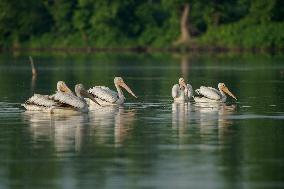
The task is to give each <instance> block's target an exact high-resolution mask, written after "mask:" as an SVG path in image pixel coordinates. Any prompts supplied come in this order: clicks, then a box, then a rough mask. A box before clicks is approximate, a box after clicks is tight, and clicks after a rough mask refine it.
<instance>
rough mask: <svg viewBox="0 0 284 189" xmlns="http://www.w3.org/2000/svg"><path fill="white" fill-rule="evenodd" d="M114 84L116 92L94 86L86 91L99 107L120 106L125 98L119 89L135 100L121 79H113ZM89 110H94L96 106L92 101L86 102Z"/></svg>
mask: <svg viewBox="0 0 284 189" xmlns="http://www.w3.org/2000/svg"><path fill="white" fill-rule="evenodd" d="M114 84H115V87H116V90H117V92H115V91H113V90H111V89H109V88H108V87H105V86H95V87H92V88H90V89H89V90H88V92H89V94H91V95H92V96H93V97H94V98H95V99H96V101H98V103H99V104H101V105H122V104H123V103H124V101H125V97H124V95H123V92H122V90H121V88H120V87H123V88H124V89H125V90H126V91H127V92H129V93H130V94H131V95H132V96H134V97H135V98H137V97H136V95H135V94H134V93H133V92H132V90H131V89H130V88H129V87H128V86H127V85H126V84H125V82H124V81H123V79H122V78H121V77H115V78H114ZM87 102H88V104H89V106H90V109H96V106H97V104H95V103H93V102H92V101H90V100H88V101H87Z"/></svg>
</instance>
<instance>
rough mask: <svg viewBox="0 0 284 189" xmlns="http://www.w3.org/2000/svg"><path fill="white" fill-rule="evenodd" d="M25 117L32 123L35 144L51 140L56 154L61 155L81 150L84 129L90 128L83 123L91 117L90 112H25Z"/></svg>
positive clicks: (31, 131)
mask: <svg viewBox="0 0 284 189" xmlns="http://www.w3.org/2000/svg"><path fill="white" fill-rule="evenodd" d="M23 119H24V120H25V121H27V122H28V123H29V125H30V127H29V131H30V133H31V136H32V138H33V140H34V142H35V144H40V143H41V142H43V141H51V143H53V145H54V148H55V152H56V155H58V156H61V155H64V153H66V152H70V151H76V152H77V151H80V149H81V147H82V140H83V138H84V135H85V132H84V131H85V130H86V129H88V127H85V126H84V127H83V125H84V123H86V122H88V120H89V117H88V114H77V115H69V116H63V115H60V116H59V115H58V116H55V115H52V114H42V113H40V112H24V113H23ZM42 144H44V143H42Z"/></svg>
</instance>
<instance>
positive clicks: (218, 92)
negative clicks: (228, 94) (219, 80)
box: [207, 87, 222, 96]
mask: <svg viewBox="0 0 284 189" xmlns="http://www.w3.org/2000/svg"><path fill="white" fill-rule="evenodd" d="M207 88H208V89H211V90H213V91H215V92H216V93H217V94H218V95H219V96H221V95H222V94H221V93H220V91H218V90H217V89H215V88H213V87H207Z"/></svg>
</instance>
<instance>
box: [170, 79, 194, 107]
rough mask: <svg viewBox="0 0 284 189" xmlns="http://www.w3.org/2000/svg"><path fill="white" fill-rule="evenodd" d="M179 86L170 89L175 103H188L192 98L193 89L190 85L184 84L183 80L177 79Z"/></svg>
mask: <svg viewBox="0 0 284 189" xmlns="http://www.w3.org/2000/svg"><path fill="white" fill-rule="evenodd" d="M178 83H179V84H175V85H174V86H173V88H172V97H173V99H174V101H175V102H188V101H189V100H190V98H191V97H192V96H193V89H192V86H191V85H190V84H186V83H185V81H184V79H183V78H179V80H178Z"/></svg>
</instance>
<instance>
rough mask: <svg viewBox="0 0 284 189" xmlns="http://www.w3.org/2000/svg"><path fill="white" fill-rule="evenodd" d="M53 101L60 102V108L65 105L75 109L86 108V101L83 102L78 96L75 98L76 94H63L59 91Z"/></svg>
mask: <svg viewBox="0 0 284 189" xmlns="http://www.w3.org/2000/svg"><path fill="white" fill-rule="evenodd" d="M53 100H54V101H58V106H59V107H60V106H63V104H65V105H67V106H70V107H73V108H78V109H83V108H85V106H86V103H85V102H84V100H82V99H81V98H79V97H78V96H75V95H74V94H70V93H63V92H60V91H57V92H56V93H55V94H54V95H53Z"/></svg>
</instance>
